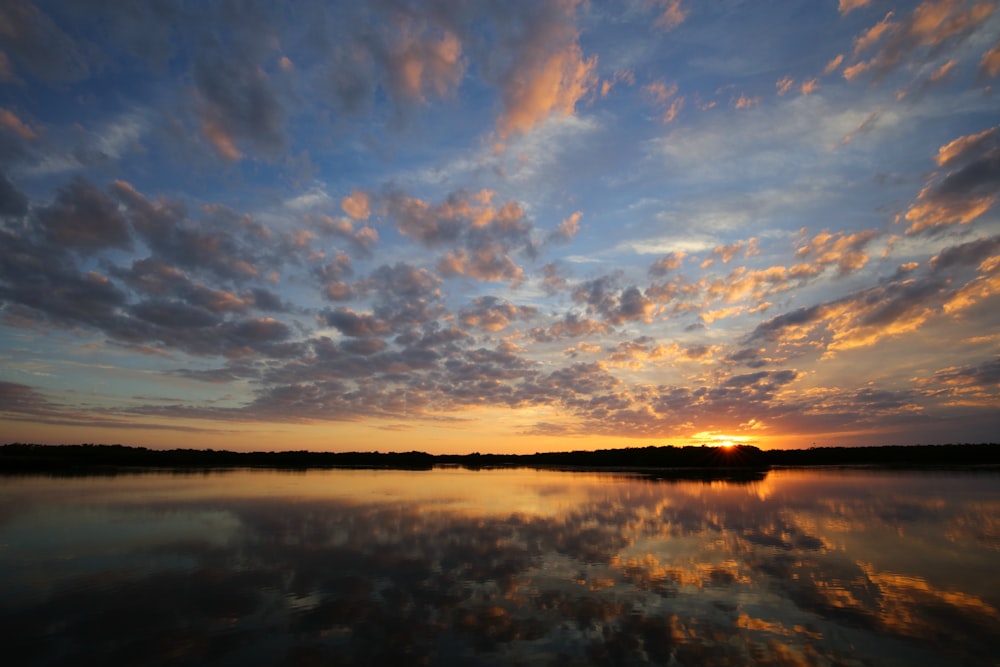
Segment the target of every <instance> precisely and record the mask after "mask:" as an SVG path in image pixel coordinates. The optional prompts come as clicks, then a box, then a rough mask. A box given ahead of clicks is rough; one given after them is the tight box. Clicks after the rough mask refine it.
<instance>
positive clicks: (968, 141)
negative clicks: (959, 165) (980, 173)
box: [937, 125, 1000, 167]
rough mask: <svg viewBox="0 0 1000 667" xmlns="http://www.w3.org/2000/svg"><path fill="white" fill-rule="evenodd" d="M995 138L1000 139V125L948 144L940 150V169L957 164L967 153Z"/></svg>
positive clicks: (938, 159)
mask: <svg viewBox="0 0 1000 667" xmlns="http://www.w3.org/2000/svg"><path fill="white" fill-rule="evenodd" d="M994 137H1000V125H997V126H994V127H991V128H990V129H988V130H983V131H982V132H979V133H978V134H969V135H966V136H964V137H959V138H958V139H955V140H953V141H950V142H948V143H947V144H945V145H944V146H942V147H941V148H939V149H938V153H937V163H938V166H939V167H943V166H945V165H947V164H950V163H952V162H955V161H956V160H957V159H959V158H960V157H962V156H963V155H966V154H967V153H969V152H971V151H974V150H977V149H978V148H979V147H981V146H983V145H985V144H986V143H987V142H989V141H992V140H993V138H994Z"/></svg>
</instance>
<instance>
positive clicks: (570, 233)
mask: <svg viewBox="0 0 1000 667" xmlns="http://www.w3.org/2000/svg"><path fill="white" fill-rule="evenodd" d="M582 217H583V211H576V212H574V213H573V214H572V215H570V216H569V217H568V218H565V219H564V220H563V221H562V222H560V223H559V227H557V228H556V229H555V230H553V231H552V233H551V234H549V241H553V242H557V241H558V242H563V243H568V242H569V241H572V240H573V237H574V236H576V234H577V232H579V231H580V218H582Z"/></svg>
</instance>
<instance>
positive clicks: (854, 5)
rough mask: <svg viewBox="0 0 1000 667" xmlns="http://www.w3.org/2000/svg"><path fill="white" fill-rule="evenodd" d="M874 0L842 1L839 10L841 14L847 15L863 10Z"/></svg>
mask: <svg viewBox="0 0 1000 667" xmlns="http://www.w3.org/2000/svg"><path fill="white" fill-rule="evenodd" d="M871 1H872V0H840V6H839V7H838V10H839V11H840V13H841V14H846V13H848V12H850V11H854V10H855V9H861V8H862V7H867V6H868V5H870V4H871Z"/></svg>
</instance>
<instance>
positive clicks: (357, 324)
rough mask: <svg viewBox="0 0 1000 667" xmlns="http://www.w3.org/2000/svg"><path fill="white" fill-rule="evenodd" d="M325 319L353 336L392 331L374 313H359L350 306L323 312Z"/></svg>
mask: <svg viewBox="0 0 1000 667" xmlns="http://www.w3.org/2000/svg"><path fill="white" fill-rule="evenodd" d="M323 321H324V322H325V323H326V324H328V325H330V326H332V327H335V328H336V329H337V330H338V331H340V333H342V334H344V335H345V336H353V337H355V338H368V337H371V336H383V335H385V334H387V333H389V332H390V331H391V328H390V326H389V324H388V323H387V322H385V321H383V320H380V319H378V318H377V317H375V316H374V315H373V314H371V313H360V314H359V313H355V312H354V311H353V310H351V309H349V308H338V309H337V310H331V311H326V312H325V313H323Z"/></svg>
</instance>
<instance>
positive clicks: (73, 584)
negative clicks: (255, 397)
mask: <svg viewBox="0 0 1000 667" xmlns="http://www.w3.org/2000/svg"><path fill="white" fill-rule="evenodd" d="M0 635H2V637H3V645H2V647H0V651H3V653H0V662H3V664H8V665H10V664H14V665H35V664H37V665H49V664H73V665H78V664H107V665H125V664H133V665H134V664H149V665H174V664H208V665H272V664H293V665H325V664H336V665H407V664H425V665H592V664H593V665H641V664H656V665H671V666H678V665H683V666H687V667H691V666H694V665H770V666H801V665H818V666H860V665H873V666H875V665H877V666H880V667H881V666H885V665H900V666H902V665H906V666H911V665H933V666H934V667H940V666H941V665H994V666H995V665H1000V648H998V643H997V642H998V639H1000V474H998V473H996V472H966V471H937V472H891V471H873V470H864V469H859V470H777V471H771V472H769V473H767V474H766V475H765V474H761V475H759V476H757V477H755V478H751V479H742V480H730V481H726V480H715V481H712V480H704V479H693V480H678V479H673V480H671V479H655V478H652V477H648V476H643V475H630V474H602V473H590V472H559V471H548V470H529V469H497V470H479V471H474V470H465V469H435V470H431V471H393V470H385V471H383V470H310V471H306V472H291V471H276V470H233V471H211V472H205V473H196V474H191V473H185V474H172V473H152V472H146V473H137V474H119V475H114V476H87V477H50V476H19V477H0Z"/></svg>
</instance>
